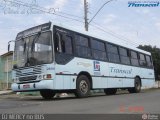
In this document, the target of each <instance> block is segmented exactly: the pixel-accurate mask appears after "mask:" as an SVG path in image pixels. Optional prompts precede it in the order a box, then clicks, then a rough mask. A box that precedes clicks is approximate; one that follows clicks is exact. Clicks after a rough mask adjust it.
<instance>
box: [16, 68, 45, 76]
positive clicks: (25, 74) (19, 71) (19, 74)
mask: <svg viewBox="0 0 160 120" xmlns="http://www.w3.org/2000/svg"><path fill="white" fill-rule="evenodd" d="M41 67H42V66H31V67H25V68H20V69H17V70H15V71H16V77H19V78H23V79H26V78H25V77H27V76H35V75H36V74H41V72H42V68H41ZM28 69H33V70H32V71H29V72H22V71H24V70H28Z"/></svg>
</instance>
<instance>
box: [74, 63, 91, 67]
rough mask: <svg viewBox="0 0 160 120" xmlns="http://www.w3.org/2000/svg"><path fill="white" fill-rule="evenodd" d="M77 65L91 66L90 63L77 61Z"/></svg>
mask: <svg viewBox="0 0 160 120" xmlns="http://www.w3.org/2000/svg"><path fill="white" fill-rule="evenodd" d="M77 65H82V66H84V67H90V66H92V65H91V64H90V63H84V62H78V63H77Z"/></svg>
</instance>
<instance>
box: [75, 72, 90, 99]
mask: <svg viewBox="0 0 160 120" xmlns="http://www.w3.org/2000/svg"><path fill="white" fill-rule="evenodd" d="M89 92H90V82H89V79H88V77H87V76H85V75H80V76H79V77H78V79H77V82H76V91H75V95H76V97H78V98H83V97H88V94H89Z"/></svg>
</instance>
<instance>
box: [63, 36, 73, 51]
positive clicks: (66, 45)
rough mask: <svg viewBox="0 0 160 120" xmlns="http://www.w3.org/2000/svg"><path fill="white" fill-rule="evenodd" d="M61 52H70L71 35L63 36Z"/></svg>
mask: <svg viewBox="0 0 160 120" xmlns="http://www.w3.org/2000/svg"><path fill="white" fill-rule="evenodd" d="M62 52H63V53H66V54H72V53H73V51H72V37H70V36H67V35H66V36H64V37H63V39H62Z"/></svg>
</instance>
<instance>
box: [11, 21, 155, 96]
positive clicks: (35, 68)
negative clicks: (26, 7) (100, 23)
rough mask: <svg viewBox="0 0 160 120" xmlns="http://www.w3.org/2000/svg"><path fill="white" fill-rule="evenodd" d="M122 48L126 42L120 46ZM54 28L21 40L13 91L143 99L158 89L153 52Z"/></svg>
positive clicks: (35, 31)
mask: <svg viewBox="0 0 160 120" xmlns="http://www.w3.org/2000/svg"><path fill="white" fill-rule="evenodd" d="M119 43H120V42H119ZM119 43H118V41H117V42H113V41H112V40H110V39H108V38H103V37H102V36H98V35H96V33H94V34H93V33H90V32H85V31H80V30H75V29H73V28H70V27H68V26H67V27H66V26H64V25H58V24H54V23H51V22H48V23H45V24H42V25H39V26H36V27H33V28H30V29H27V30H24V31H22V32H20V33H18V34H17V36H16V40H15V49H14V58H13V70H12V80H13V83H12V86H11V88H12V90H13V91H15V92H26V91H40V94H41V96H42V97H43V98H44V99H52V98H53V97H54V96H55V94H56V93H74V94H75V95H76V96H77V97H79V98H83V97H87V96H88V95H89V93H90V91H91V90H98V89H104V93H105V94H106V95H112V94H116V92H117V89H122V90H123V89H127V90H128V91H129V92H130V93H139V92H140V91H141V89H142V88H144V87H152V86H153V84H154V83H155V76H154V67H153V61H152V57H151V54H150V53H149V52H146V51H143V50H140V49H138V48H134V47H132V46H129V45H125V44H124V45H122V44H119Z"/></svg>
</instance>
